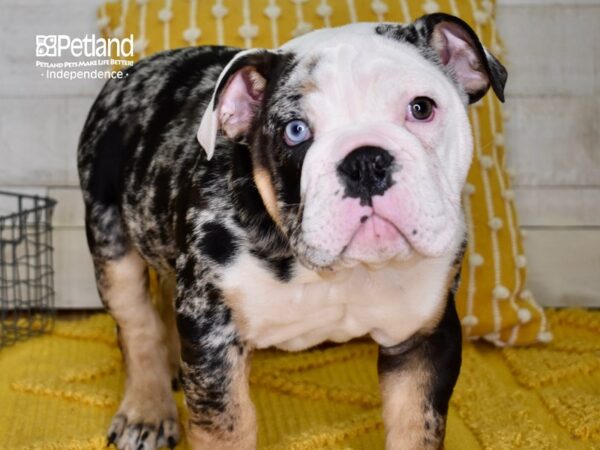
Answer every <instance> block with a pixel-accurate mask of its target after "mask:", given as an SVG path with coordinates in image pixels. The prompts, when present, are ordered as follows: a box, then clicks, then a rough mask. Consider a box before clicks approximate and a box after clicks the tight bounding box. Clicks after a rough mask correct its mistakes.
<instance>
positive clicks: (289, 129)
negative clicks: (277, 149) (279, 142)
mask: <svg viewBox="0 0 600 450" xmlns="http://www.w3.org/2000/svg"><path fill="white" fill-rule="evenodd" d="M283 138H284V140H285V143H286V144H287V145H289V146H290V147H293V146H295V145H298V144H301V143H302V142H304V141H307V140H308V139H310V138H311V132H310V128H309V127H308V125H307V123H306V122H304V121H303V120H292V121H291V122H288V124H287V125H286V126H285V132H284V133H283Z"/></svg>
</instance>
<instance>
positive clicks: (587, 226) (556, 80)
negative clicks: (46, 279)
mask: <svg viewBox="0 0 600 450" xmlns="http://www.w3.org/2000/svg"><path fill="white" fill-rule="evenodd" d="M97 3H98V0H88V1H81V0H54V1H52V2H48V1H46V0H0V189H2V188H11V189H15V190H19V191H25V192H33V193H37V194H44V195H46V194H47V195H50V196H52V197H54V198H56V199H57V200H58V201H59V203H58V208H57V211H56V215H55V220H54V225H55V236H54V239H55V246H56V251H55V268H56V280H55V281H56V291H57V302H58V305H59V306H62V307H94V306H97V305H99V302H98V299H97V294H96V289H95V287H94V283H93V275H92V266H91V263H90V260H89V256H88V254H87V249H86V244H85V237H84V231H83V211H82V204H81V199H80V195H79V192H78V188H77V172H76V164H75V152H76V146H77V139H78V135H79V132H80V130H81V127H82V125H83V121H84V119H85V116H86V114H87V111H88V109H89V107H90V105H91V103H92V101H93V99H94V97H95V95H96V93H97V92H98V90H99V89H100V86H101V83H99V82H90V81H79V82H77V81H58V80H46V79H45V78H43V77H41V75H40V72H39V70H38V69H36V68H35V67H34V60H35V37H34V36H35V35H36V34H53V33H62V34H70V35H72V36H80V35H83V34H85V33H86V32H87V33H90V32H96V30H97V27H96V22H95V8H96V5H97ZM498 24H499V29H500V31H501V33H502V36H503V37H504V40H505V43H506V46H507V49H508V55H507V57H508V68H509V74H510V78H509V84H508V93H507V102H506V109H507V111H508V114H509V121H508V123H507V130H506V141H507V149H508V153H509V154H508V164H509V166H510V167H512V168H513V170H514V173H515V177H514V183H515V186H516V192H517V202H518V207H519V211H520V217H521V224H522V226H523V229H524V230H525V232H526V240H525V242H526V250H527V255H528V260H529V268H530V272H529V273H530V287H531V289H532V290H533V292H534V293H535V294H536V297H537V299H538V300H539V301H540V302H541V303H543V304H546V305H566V304H570V305H573V304H577V305H594V306H600V0H582V1H578V0H572V1H570V0H562V1H542V0H499V7H498Z"/></svg>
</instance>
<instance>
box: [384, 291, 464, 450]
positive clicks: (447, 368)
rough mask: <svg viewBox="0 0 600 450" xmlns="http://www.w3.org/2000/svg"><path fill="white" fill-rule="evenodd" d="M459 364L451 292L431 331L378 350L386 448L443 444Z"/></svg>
mask: <svg viewBox="0 0 600 450" xmlns="http://www.w3.org/2000/svg"><path fill="white" fill-rule="evenodd" d="M460 363H461V328H460V322H459V320H458V316H457V314H456V309H455V306H454V300H453V294H452V293H451V294H450V298H449V299H448V302H447V305H446V310H445V312H444V314H443V316H442V319H441V320H440V322H439V323H438V324H437V326H436V328H435V329H434V330H433V332H432V333H431V334H428V335H415V336H413V337H412V338H410V339H408V340H407V341H405V342H403V343H401V344H398V345H396V346H393V347H381V348H380V349H379V360H378V369H379V379H380V385H381V392H382V398H383V420H384V424H385V428H386V449H387V450H408V449H439V448H442V447H443V444H444V435H445V427H446V415H447V413H448V403H449V401H450V396H451V395H452V390H453V389H454V385H455V384H456V379H457V378H458V373H459V369H460Z"/></svg>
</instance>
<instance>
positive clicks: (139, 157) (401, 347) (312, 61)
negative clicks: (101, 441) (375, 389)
mask: <svg viewBox="0 0 600 450" xmlns="http://www.w3.org/2000/svg"><path fill="white" fill-rule="evenodd" d="M505 82H506V71H505V69H504V67H503V66H502V65H501V64H500V63H499V62H498V60H497V59H496V58H494V56H492V55H491V54H490V53H489V52H488V51H487V50H486V49H485V48H483V47H482V45H481V43H480V41H479V39H478V38H477V36H476V35H475V33H474V32H473V30H472V29H471V28H470V27H469V26H468V25H467V24H466V23H465V22H463V21H462V20H460V19H458V18H456V17H453V16H450V15H446V14H431V15H426V16H424V17H422V18H420V19H418V20H417V21H416V22H414V23H411V24H395V23H358V24H352V25H348V26H344V27H340V28H331V29H322V30H317V31H314V32H311V33H308V34H306V35H303V36H301V37H298V38H296V39H294V40H292V41H290V42H288V43H287V44H285V45H283V46H282V47H281V48H278V49H275V50H267V49H251V50H240V49H237V48H230V47H214V46H211V47H194V48H185V49H178V50H173V51H166V52H163V53H160V54H157V55H155V56H152V57H149V58H146V59H143V60H142V61H140V62H139V63H137V64H135V65H134V66H133V67H131V68H129V69H128V70H127V71H126V72H125V76H124V77H123V79H120V80H119V79H114V80H111V81H109V82H108V83H107V84H106V85H105V87H104V89H103V90H102V92H101V93H100V95H99V96H98V98H97V100H96V102H95V104H94V106H93V107H92V109H91V111H90V113H89V116H88V118H87V122H86V124H85V127H84V129H83V132H82V134H81V139H80V144H79V153H78V165H79V174H80V179H81V187H82V190H83V196H84V200H85V205H86V229H87V238H88V243H89V248H90V252H91V255H92V258H93V262H94V266H95V273H96V279H97V285H98V291H99V293H100V297H101V299H102V301H103V303H104V305H105V306H106V308H107V310H108V311H109V313H110V314H111V315H112V317H113V318H114V319H115V321H116V323H117V325H118V335H119V342H120V346H121V350H122V353H123V357H124V361H125V366H126V370H127V381H126V386H125V394H124V397H123V400H122V403H121V405H120V407H119V409H118V411H117V413H116V415H115V417H114V419H113V421H112V423H111V425H110V428H109V430H108V442H109V443H112V444H114V445H116V447H118V448H119V449H156V448H159V447H164V446H167V447H171V448H173V447H174V446H175V445H176V444H177V442H178V441H179V439H180V430H179V426H178V417H177V409H176V406H175V402H174V400H173V397H172V392H171V380H172V379H173V378H174V377H176V376H177V373H178V372H179V370H180V368H181V371H182V384H183V390H184V393H185V400H186V404H187V408H188V410H189V423H188V429H187V438H188V440H189V442H190V443H191V445H192V448H194V449H210V450H215V449H235V450H245V449H254V448H256V444H257V441H256V436H257V433H256V431H257V430H256V415H255V410H254V407H253V405H252V402H251V400H250V396H249V387H248V372H249V370H250V355H251V354H252V351H253V350H254V349H260V348H266V347H277V348H280V349H285V350H289V351H299V350H303V349H307V348H310V347H312V346H315V345H318V344H320V343H322V342H326V341H333V342H346V341H348V340H350V339H352V338H356V337H359V336H365V335H369V336H371V338H372V339H373V340H374V341H375V342H377V344H378V345H379V361H378V369H379V374H380V384H381V391H382V399H383V419H384V424H385V430H386V448H388V449H437V448H440V447H442V445H443V440H444V433H445V423H446V414H447V411H448V402H449V399H450V396H451V394H452V389H453V387H454V384H455V382H456V379H457V377H458V373H459V368H460V362H461V327H460V323H459V320H458V317H457V314H456V310H455V305H454V293H455V290H456V286H457V283H458V277H459V266H460V262H461V258H462V254H463V250H464V246H465V226H464V223H463V213H462V209H461V189H462V187H463V184H464V182H465V177H466V176H467V171H468V169H469V166H470V163H471V156H472V147H473V144H472V137H471V129H470V126H469V121H468V118H467V112H466V107H467V105H468V104H469V103H473V102H475V101H477V100H479V99H480V98H481V97H482V96H483V95H484V94H485V93H486V92H487V91H488V89H489V88H490V87H492V89H493V90H494V92H495V94H496V95H497V96H498V97H499V98H500V99H501V100H503V89H504V85H505ZM150 267H151V268H153V269H155V270H156V271H157V272H158V274H159V276H160V279H161V290H162V292H163V295H164V296H166V297H167V299H168V300H169V301H168V302H167V303H168V311H167V312H168V314H167V317H166V323H163V321H162V320H161V318H160V317H159V315H158V314H157V312H156V310H155V308H154V307H153V305H152V304H151V300H150V295H149V291H148V268H150Z"/></svg>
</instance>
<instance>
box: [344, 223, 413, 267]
mask: <svg viewBox="0 0 600 450" xmlns="http://www.w3.org/2000/svg"><path fill="white" fill-rule="evenodd" d="M411 253H412V246H411V244H410V241H409V240H408V239H407V237H406V236H405V235H404V233H403V232H402V230H400V228H399V227H398V226H396V224H394V223H393V222H392V221H390V220H389V219H387V218H385V217H383V216H382V215H380V214H378V213H377V212H372V213H371V214H370V215H364V216H362V217H361V218H360V222H359V224H358V225H357V227H356V230H355V231H354V233H353V234H352V237H351V238H350V240H349V242H348V244H347V245H346V246H345V247H344V249H343V250H342V252H341V253H340V258H347V259H350V260H354V261H357V262H364V263H367V264H376V265H377V264H385V263H386V262H388V261H389V260H391V259H394V258H396V257H399V256H400V257H402V258H403V259H404V258H406V257H407V256H409V254H411Z"/></svg>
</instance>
